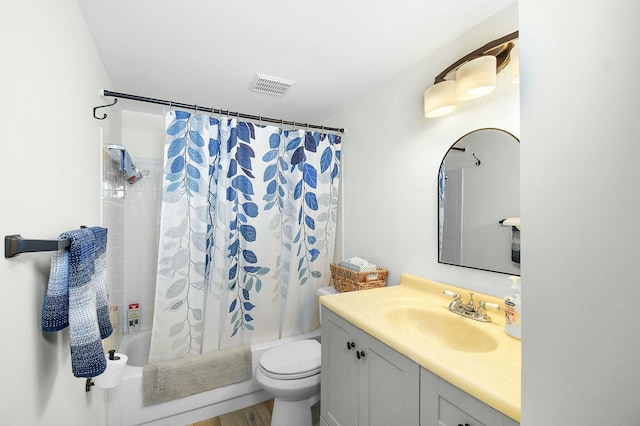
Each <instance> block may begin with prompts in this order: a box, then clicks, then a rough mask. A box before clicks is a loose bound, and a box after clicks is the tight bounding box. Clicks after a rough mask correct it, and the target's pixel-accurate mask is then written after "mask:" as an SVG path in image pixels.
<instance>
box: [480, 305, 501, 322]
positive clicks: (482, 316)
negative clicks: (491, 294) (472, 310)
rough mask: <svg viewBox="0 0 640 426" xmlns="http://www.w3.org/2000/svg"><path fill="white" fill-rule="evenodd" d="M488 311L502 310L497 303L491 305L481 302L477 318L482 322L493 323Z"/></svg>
mask: <svg viewBox="0 0 640 426" xmlns="http://www.w3.org/2000/svg"><path fill="white" fill-rule="evenodd" d="M487 309H491V310H494V311H499V310H500V309H501V308H500V305H498V304H497V303H489V302H485V301H484V300H481V301H480V302H478V308H477V309H476V318H477V319H479V320H480V321H486V322H488V321H491V317H490V316H489V315H487Z"/></svg>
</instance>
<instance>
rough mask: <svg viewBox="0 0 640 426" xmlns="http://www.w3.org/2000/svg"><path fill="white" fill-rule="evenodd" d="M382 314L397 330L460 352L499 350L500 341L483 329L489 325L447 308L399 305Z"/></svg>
mask: <svg viewBox="0 0 640 426" xmlns="http://www.w3.org/2000/svg"><path fill="white" fill-rule="evenodd" d="M382 315H383V317H384V319H385V321H386V322H387V323H388V324H390V325H392V326H394V327H398V328H399V329H401V330H404V331H410V332H412V333H413V334H415V335H418V336H421V337H423V338H426V339H430V340H432V341H434V342H436V343H439V344H441V345H443V346H446V347H449V348H451V349H455V350H458V351H464V352H490V351H492V350H494V349H496V348H497V347H498V342H497V340H496V339H495V338H494V337H493V336H491V335H490V334H488V333H487V332H486V331H484V330H483V329H482V327H483V326H489V324H486V323H477V322H475V321H473V320H471V319H468V318H463V317H461V316H459V315H456V314H453V313H451V312H449V311H448V310H446V309H445V310H438V309H436V308H430V307H423V306H415V305H400V306H397V305H396V306H394V307H392V308H389V309H388V310H385V311H384V312H383V313H382Z"/></svg>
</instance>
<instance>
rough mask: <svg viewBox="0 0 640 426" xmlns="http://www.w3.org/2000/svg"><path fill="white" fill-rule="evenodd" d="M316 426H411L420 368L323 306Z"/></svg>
mask: <svg viewBox="0 0 640 426" xmlns="http://www.w3.org/2000/svg"><path fill="white" fill-rule="evenodd" d="M321 380H322V387H321V402H320V407H321V408H320V415H321V424H322V425H330V426H356V425H360V426H364V425H380V426H389V425H393V426H416V425H417V424H418V422H419V412H420V408H419V394H420V388H419V387H420V367H419V366H418V364H416V363H415V362H413V361H411V360H410V359H408V358H407V357H405V356H404V355H401V354H400V353H398V352H397V351H395V350H393V349H391V348H390V347H388V346H387V345H385V344H383V343H382V342H380V341H378V340H376V339H375V338H373V337H371V336H370V335H369V334H367V333H365V332H364V331H362V330H360V329H358V328H357V327H356V326H354V325H353V324H351V323H349V322H347V321H346V320H344V319H342V318H341V317H339V316H338V315H336V314H334V313H333V312H332V311H330V310H328V309H327V308H324V307H323V308H322V379H321Z"/></svg>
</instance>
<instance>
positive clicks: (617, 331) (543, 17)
mask: <svg viewBox="0 0 640 426" xmlns="http://www.w3.org/2000/svg"><path fill="white" fill-rule="evenodd" d="M638 17H640V3H638V2H637V1H634V0H594V1H591V2H588V4H586V3H585V5H584V7H582V6H580V7H576V4H572V3H570V2H558V1H553V0H520V31H521V32H520V35H521V55H522V56H521V58H522V59H521V67H522V74H521V75H522V77H521V90H522V122H521V135H522V150H521V159H522V161H521V163H522V175H521V182H522V223H523V232H522V246H523V248H524V250H525V255H524V258H523V263H522V281H523V284H522V285H523V290H522V293H523V311H524V317H525V320H524V324H523V331H522V334H523V383H522V386H523V408H522V419H523V422H522V424H523V425H525V426H536V425H562V424H579V425H594V426H595V425H598V426H600V425H637V424H639V422H640V406H639V405H638V395H639V394H640V364H639V362H640V321H639V320H638V313H637V310H636V308H635V307H636V304H637V303H638V301H640V279H639V277H640V226H639V225H638V218H639V217H640V197H639V196H638V184H639V183H640V167H639V165H638V161H639V160H640V143H638V126H637V123H638V94H639V93H640V89H639V85H638V75H637V70H638V69H639V67H640V58H639V56H638V54H637V53H638V40H640V27H639V26H638V22H637V20H638Z"/></svg>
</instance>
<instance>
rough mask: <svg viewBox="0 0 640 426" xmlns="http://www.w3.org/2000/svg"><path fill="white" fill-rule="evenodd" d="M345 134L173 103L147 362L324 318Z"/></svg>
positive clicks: (286, 332) (287, 331) (285, 331)
mask: <svg viewBox="0 0 640 426" xmlns="http://www.w3.org/2000/svg"><path fill="white" fill-rule="evenodd" d="M340 142H341V139H340V137H339V136H337V135H333V134H322V133H318V132H311V131H306V130H283V129H281V128H278V127H274V126H257V125H254V124H251V123H246V122H238V121H236V120H235V119H228V118H224V119H217V118H213V117H209V116H207V115H201V114H190V113H187V112H182V111H170V112H168V113H167V116H166V142H165V156H164V157H165V158H164V161H165V166H164V183H163V195H162V212H161V223H160V242H159V252H158V270H157V283H156V301H155V311H154V319H153V328H152V341H151V353H150V361H160V360H170V359H177V358H182V357H186V356H191V355H197V354H200V353H205V352H210V351H215V350H220V349H225V348H230V347H235V346H240V345H245V344H253V343H258V342H263V341H269V340H275V339H280V338H284V337H288V336H292V335H297V334H301V333H305V332H309V331H311V330H313V329H315V328H316V327H317V326H318V315H317V312H318V307H317V297H316V290H317V289H318V288H319V287H321V286H324V285H327V284H328V283H329V264H330V262H331V259H332V258H333V250H334V242H335V228H336V217H337V204H338V176H339V169H340Z"/></svg>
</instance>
